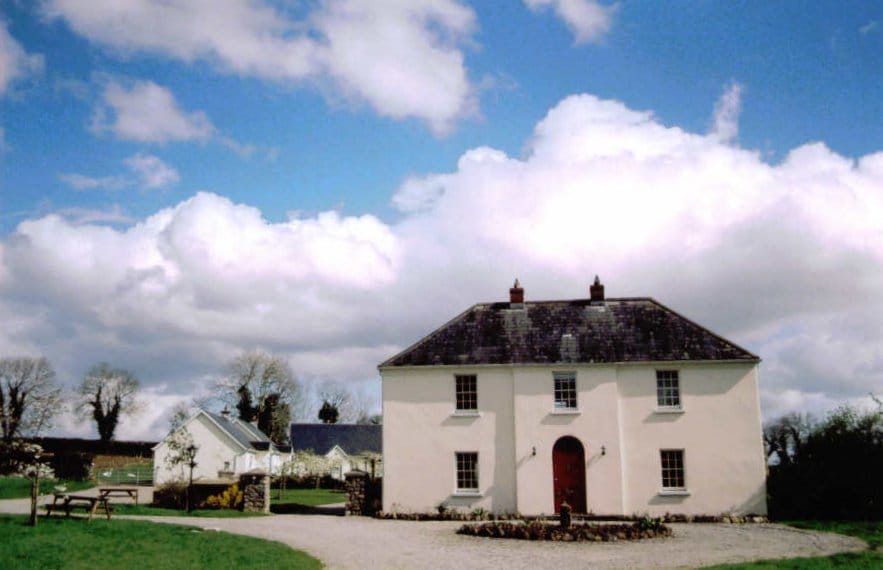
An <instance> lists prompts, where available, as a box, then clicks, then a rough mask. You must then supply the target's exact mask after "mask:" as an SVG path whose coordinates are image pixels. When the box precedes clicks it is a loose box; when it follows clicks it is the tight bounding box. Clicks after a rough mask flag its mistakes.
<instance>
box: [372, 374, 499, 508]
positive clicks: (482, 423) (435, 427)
mask: <svg viewBox="0 0 883 570" xmlns="http://www.w3.org/2000/svg"><path fill="white" fill-rule="evenodd" d="M475 372H476V371H475V370H471V369H468V368H464V369H458V368H456V367H446V368H441V367H427V368H412V369H409V370H407V371H404V370H399V369H391V370H384V371H383V472H384V474H383V509H384V511H387V512H392V511H398V512H406V511H410V512H431V511H434V510H435V508H436V506H438V505H439V504H440V503H445V504H446V505H448V506H450V507H456V508H459V509H460V510H466V511H469V510H472V509H474V508H477V507H481V508H484V509H487V510H491V511H496V512H514V511H515V510H516V502H515V465H514V458H515V449H514V438H513V416H512V402H513V399H512V374H511V371H510V370H509V369H504V368H500V369H496V370H494V369H487V370H482V371H480V372H479V373H478V384H477V390H478V408H479V410H480V415H478V416H458V415H454V414H453V412H454V406H455V400H454V397H455V384H454V382H455V381H454V375H455V374H458V373H465V374H473V373H475ZM458 451H464V452H471V451H475V452H478V463H479V490H480V494H479V495H477V496H469V495H467V496H460V495H457V494H456V493H455V487H456V468H455V464H454V462H455V459H454V458H455V453H456V452H458Z"/></svg>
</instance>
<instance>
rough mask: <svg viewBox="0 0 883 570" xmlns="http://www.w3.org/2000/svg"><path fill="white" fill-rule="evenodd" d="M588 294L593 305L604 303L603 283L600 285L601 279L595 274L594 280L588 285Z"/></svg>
mask: <svg viewBox="0 0 883 570" xmlns="http://www.w3.org/2000/svg"><path fill="white" fill-rule="evenodd" d="M589 296H590V297H591V302H592V304H593V305H594V304H599V305H601V304H603V303H604V285H601V280H600V279H598V276H597V275H595V282H594V283H592V286H591V287H589Z"/></svg>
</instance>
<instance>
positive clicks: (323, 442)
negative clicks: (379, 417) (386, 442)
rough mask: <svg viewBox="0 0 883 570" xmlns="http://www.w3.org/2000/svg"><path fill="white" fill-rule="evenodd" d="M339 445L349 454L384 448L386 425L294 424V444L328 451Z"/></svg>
mask: <svg viewBox="0 0 883 570" xmlns="http://www.w3.org/2000/svg"><path fill="white" fill-rule="evenodd" d="M335 445H338V446H340V448H341V449H342V450H344V451H345V452H346V453H347V455H355V454H358V453H362V452H364V451H373V452H375V453H380V452H381V451H383V426H381V425H362V424H291V447H292V449H294V450H295V451H307V450H312V451H313V453H316V454H318V455H325V454H326V453H328V452H329V451H331V450H332V449H333V448H334V446H335Z"/></svg>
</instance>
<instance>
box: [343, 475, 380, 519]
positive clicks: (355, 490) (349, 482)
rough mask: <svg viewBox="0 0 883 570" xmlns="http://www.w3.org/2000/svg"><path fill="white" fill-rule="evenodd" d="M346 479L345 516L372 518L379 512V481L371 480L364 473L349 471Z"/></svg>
mask: <svg viewBox="0 0 883 570" xmlns="http://www.w3.org/2000/svg"><path fill="white" fill-rule="evenodd" d="M345 478H346V485H345V489H346V495H347V499H346V514H347V515H355V516H373V515H374V514H375V513H376V512H377V511H379V510H380V506H381V500H380V489H381V488H382V487H381V480H380V479H371V477H370V476H369V475H368V473H366V472H365V471H360V470H358V469H356V470H353V471H350V472H349V473H347V474H346V475H345Z"/></svg>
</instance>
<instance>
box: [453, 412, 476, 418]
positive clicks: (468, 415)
mask: <svg viewBox="0 0 883 570" xmlns="http://www.w3.org/2000/svg"><path fill="white" fill-rule="evenodd" d="M480 415H481V412H479V411H478V410H454V411H453V412H451V416H452V417H455V418H477V417H478V416H480Z"/></svg>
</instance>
